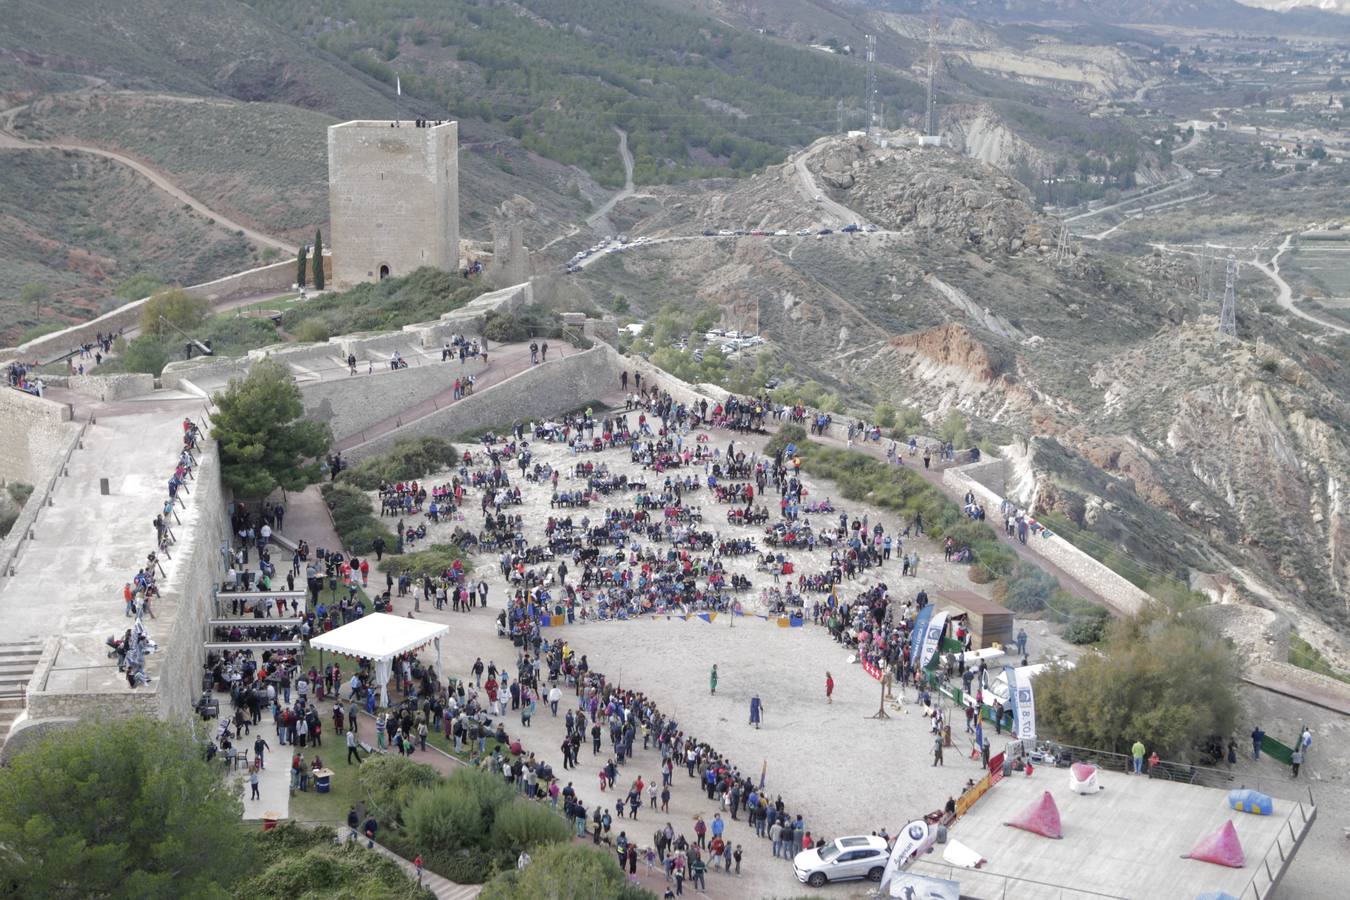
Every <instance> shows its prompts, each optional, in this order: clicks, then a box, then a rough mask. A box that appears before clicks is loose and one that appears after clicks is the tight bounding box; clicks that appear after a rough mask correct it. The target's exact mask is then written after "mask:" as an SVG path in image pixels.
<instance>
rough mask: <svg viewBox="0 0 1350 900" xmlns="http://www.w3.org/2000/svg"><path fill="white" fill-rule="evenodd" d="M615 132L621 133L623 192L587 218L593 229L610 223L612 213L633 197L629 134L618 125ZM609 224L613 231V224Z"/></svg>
mask: <svg viewBox="0 0 1350 900" xmlns="http://www.w3.org/2000/svg"><path fill="white" fill-rule="evenodd" d="M614 130H615V131H617V132H618V133H619V158H620V159H622V160H623V190H621V191H619V192H617V193H616V194H615V195H614V196H613V197H610V198H609V199H608V200H606V201H605V203H604V205H603V206H601V207H600V208H599V209H597V210H596V211H595V212H593V213H591V214H590V215H589V216H587V217H586V224H587V225H590V226H592V227H594V226H595V225H596V224H598V223H600V222H602V221H608V218H609V214H610V211H611V210H613V209H614V207H615V206H617V205H618V204H619V203H622V202H623V201H624V200H627V199H628V198H629V197H631V196H633V190H634V185H633V154H632V153H630V152H629V151H628V132H626V131H624V130H623V129H622V128H620V127H618V126H617V125H616V126H614ZM609 224H610V227H611V230H613V223H609Z"/></svg>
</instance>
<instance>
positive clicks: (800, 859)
mask: <svg viewBox="0 0 1350 900" xmlns="http://www.w3.org/2000/svg"><path fill="white" fill-rule="evenodd" d="M888 855H889V853H888V850H887V848H886V839H885V838H881V837H877V836H876V835H860V836H858V837H842V838H837V839H836V840H833V841H831V842H830V843H828V844H826V845H825V846H823V847H821V848H819V849H816V848H814V847H812V848H811V849H810V850H803V851H802V852H801V853H798V854H797V855H796V856H795V857H794V858H793V860H792V870H793V872H795V873H796V875H797V880H798V881H801V882H804V883H805V884H809V885H811V887H820V886H822V885H824V884H825V883H826V882H830V881H845V880H847V879H850V878H866V879H869V880H871V881H880V880H881V875H882V873H883V872H885V871H886V858H887V856H888Z"/></svg>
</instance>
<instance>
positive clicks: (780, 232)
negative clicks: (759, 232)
mask: <svg viewBox="0 0 1350 900" xmlns="http://www.w3.org/2000/svg"><path fill="white" fill-rule="evenodd" d="M773 236H774V237H787V229H786V228H780V229H778V230H777V231H775V232H774V233H773Z"/></svg>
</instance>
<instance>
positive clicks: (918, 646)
mask: <svg viewBox="0 0 1350 900" xmlns="http://www.w3.org/2000/svg"><path fill="white" fill-rule="evenodd" d="M931 618H933V607H932V605H928V606H925V607H924V608H923V609H921V610H919V614H918V615H917V616H915V617H914V632H913V633H912V634H911V635H910V636H909V661H910V662H911V663H912V664H913V665H914V668H916V669H919V668H922V667H923V663H922V662H920V661H919V652H920V651H921V650H922V649H923V639H924V636H925V635H927V634H928V620H929V619H931Z"/></svg>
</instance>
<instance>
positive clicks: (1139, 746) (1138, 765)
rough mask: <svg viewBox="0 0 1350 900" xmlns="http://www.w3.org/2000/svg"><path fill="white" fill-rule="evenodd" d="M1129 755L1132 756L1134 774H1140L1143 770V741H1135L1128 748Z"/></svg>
mask: <svg viewBox="0 0 1350 900" xmlns="http://www.w3.org/2000/svg"><path fill="white" fill-rule="evenodd" d="M1130 756H1132V757H1134V774H1136V775H1142V774H1143V772H1144V742H1143V741H1135V742H1134V746H1133V747H1131V748H1130Z"/></svg>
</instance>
